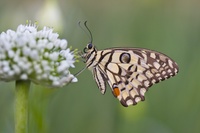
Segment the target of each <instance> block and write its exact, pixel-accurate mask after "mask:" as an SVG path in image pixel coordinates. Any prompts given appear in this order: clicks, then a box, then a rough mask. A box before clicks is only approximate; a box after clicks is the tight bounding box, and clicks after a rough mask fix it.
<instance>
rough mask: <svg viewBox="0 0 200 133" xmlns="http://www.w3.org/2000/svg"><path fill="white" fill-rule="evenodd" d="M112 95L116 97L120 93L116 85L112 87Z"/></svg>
mask: <svg viewBox="0 0 200 133" xmlns="http://www.w3.org/2000/svg"><path fill="white" fill-rule="evenodd" d="M113 95H114V96H116V97H117V96H119V95H120V91H119V88H118V87H115V88H113Z"/></svg>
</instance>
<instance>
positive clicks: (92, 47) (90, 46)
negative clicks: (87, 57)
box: [83, 43, 94, 53]
mask: <svg viewBox="0 0 200 133" xmlns="http://www.w3.org/2000/svg"><path fill="white" fill-rule="evenodd" d="M93 49H94V45H93V44H92V43H88V44H87V46H86V47H85V48H84V49H83V52H84V53H88V52H89V51H92V50H93Z"/></svg>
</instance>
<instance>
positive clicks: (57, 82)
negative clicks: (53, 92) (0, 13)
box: [0, 24, 77, 87]
mask: <svg viewBox="0 0 200 133" xmlns="http://www.w3.org/2000/svg"><path fill="white" fill-rule="evenodd" d="M58 36H59V35H58V34H57V33H54V32H53V29H52V28H49V27H44V28H43V29H42V30H38V27H37V26H36V25H35V24H28V25H19V26H18V28H17V30H16V31H13V30H7V31H6V32H2V33H1V34H0V80H3V81H13V80H31V81H33V82H35V83H38V84H43V85H47V86H50V87H61V86H63V85H66V84H67V83H69V82H71V81H72V82H77V79H76V77H74V75H72V74H70V71H69V68H70V67H74V63H75V58H74V56H75V55H74V52H73V51H70V49H69V48H67V40H65V39H59V38H58Z"/></svg>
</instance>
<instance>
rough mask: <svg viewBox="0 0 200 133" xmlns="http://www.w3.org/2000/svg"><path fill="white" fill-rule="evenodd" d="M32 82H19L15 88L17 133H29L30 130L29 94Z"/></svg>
mask: <svg viewBox="0 0 200 133" xmlns="http://www.w3.org/2000/svg"><path fill="white" fill-rule="evenodd" d="M30 84H31V82H30V81H29V80H17V81H16V88H15V133H27V130H28V127H27V126H28V92H29V88H30Z"/></svg>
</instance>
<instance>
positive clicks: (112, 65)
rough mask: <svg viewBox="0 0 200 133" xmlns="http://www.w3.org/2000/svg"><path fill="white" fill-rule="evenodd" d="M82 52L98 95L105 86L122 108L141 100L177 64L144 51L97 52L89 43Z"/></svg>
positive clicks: (142, 49) (134, 49)
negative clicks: (97, 89)
mask: <svg viewBox="0 0 200 133" xmlns="http://www.w3.org/2000/svg"><path fill="white" fill-rule="evenodd" d="M85 26H86V24H85ZM86 28H87V26H86ZM87 29H88V28H87ZM88 31H89V32H90V30H89V29H88ZM90 33H91V32H90ZM91 38H92V37H91ZM91 40H92V39H91ZM83 52H84V53H83V54H82V58H83V59H84V60H85V63H86V68H88V69H89V70H91V71H92V73H93V76H94V79H95V81H96V84H97V86H98V88H99V90H100V91H101V93H102V94H105V92H106V83H108V85H109V86H110V88H111V91H112V93H113V95H114V96H115V97H116V98H117V99H118V100H119V101H120V103H121V104H122V105H123V106H125V107H128V106H130V105H136V104H137V103H138V102H139V101H144V100H145V96H144V95H145V93H146V92H147V91H148V89H149V87H151V86H152V85H153V84H156V83H158V82H160V81H163V80H166V79H168V78H170V77H173V76H175V75H176V74H177V73H178V71H179V68H178V65H177V63H176V62H175V61H173V60H172V59H171V58H170V57H168V56H167V55H165V54H163V53H160V52H156V51H153V50H149V49H144V48H108V49H104V50H97V48H96V47H95V46H94V45H93V44H92V41H91V42H90V43H89V44H87V46H86V47H85V48H84V50H83Z"/></svg>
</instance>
